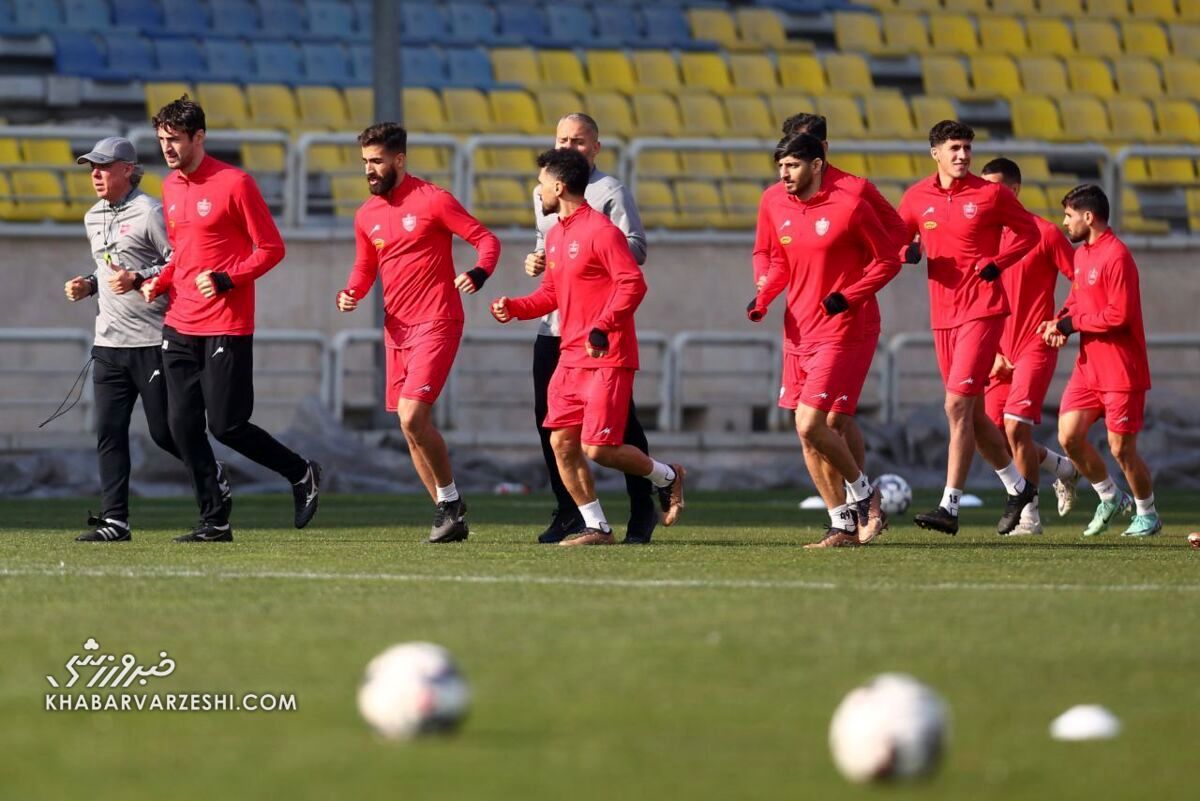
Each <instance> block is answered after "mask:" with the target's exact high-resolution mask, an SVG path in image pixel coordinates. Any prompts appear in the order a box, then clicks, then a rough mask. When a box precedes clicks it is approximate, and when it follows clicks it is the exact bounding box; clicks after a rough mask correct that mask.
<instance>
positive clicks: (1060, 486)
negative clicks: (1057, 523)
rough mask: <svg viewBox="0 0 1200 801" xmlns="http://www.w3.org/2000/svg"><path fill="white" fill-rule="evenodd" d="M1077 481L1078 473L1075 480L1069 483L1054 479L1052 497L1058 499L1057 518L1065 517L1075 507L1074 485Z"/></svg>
mask: <svg viewBox="0 0 1200 801" xmlns="http://www.w3.org/2000/svg"><path fill="white" fill-rule="evenodd" d="M1078 481H1079V474H1078V473H1076V474H1075V478H1073V479H1071V480H1069V481H1063V480H1062V479H1061V478H1056V479H1054V495H1055V497H1056V498H1057V499H1058V516H1059V517H1066V516H1067V513H1068V512H1070V511H1071V509H1073V508H1074V507H1075V493H1076V486H1075V485H1076V483H1077V482H1078Z"/></svg>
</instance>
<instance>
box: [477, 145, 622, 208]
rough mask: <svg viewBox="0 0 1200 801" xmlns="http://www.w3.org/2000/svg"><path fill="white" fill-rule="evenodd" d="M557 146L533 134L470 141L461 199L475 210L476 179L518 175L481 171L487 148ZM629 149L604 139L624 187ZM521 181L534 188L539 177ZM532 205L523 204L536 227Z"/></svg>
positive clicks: (527, 201)
mask: <svg viewBox="0 0 1200 801" xmlns="http://www.w3.org/2000/svg"><path fill="white" fill-rule="evenodd" d="M553 146H554V139H553V138H552V137H549V136H533V135H529V134H481V135H479V136H472V137H470V138H468V139H467V141H466V142H464V143H463V147H462V150H461V151H460V152H459V159H460V163H459V168H458V174H459V175H460V176H461V181H460V183H459V185H458V188H457V190H456V194H457V195H458V199H459V200H460V201H461V202H462V204H463V205H464V206H466V207H467V208H468V209H474V208H475V179H476V178H478V177H480V176H492V175H495V176H504V177H510V176H512V175H514V173H512V172H511V171H508V170H503V169H501V170H495V169H484V168H482V167H480V165H479V163H478V159H477V158H476V156H477V155H478V153H479V151H480V150H482V149H484V148H531V149H537V150H539V151H541V150H546V149H547V148H550V147H553ZM626 147H627V146H626V143H625V141H624V140H622V139H616V138H612V139H610V138H608V137H605V138H604V150H606V151H608V152H611V153H613V154H614V155H615V156H616V159H617V171H618V177H619V178H620V179H621V182H622V183H625V184H628V181H626V179H625V172H624V158H623V154H624V152H625V150H626ZM519 177H521V178H523V179H525V183H526V184H532V182H533V181H534V179H535V178H536V177H537V176H536V174H530V173H521V174H519ZM630 191H632V189H631V190H630ZM530 203H531V201H530V197H529V195H528V194H526V196H525V198H524V202H523V203H522V209H523V210H524V211H525V212H526V213H527V214H528V215H529V222H530V224H532V223H533V214H532V209H531V205H530Z"/></svg>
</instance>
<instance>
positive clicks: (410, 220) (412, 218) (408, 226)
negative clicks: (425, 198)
mask: <svg viewBox="0 0 1200 801" xmlns="http://www.w3.org/2000/svg"><path fill="white" fill-rule="evenodd" d="M400 224H401V225H403V226H404V230H405V231H408V232H409V233H412V230H413V229H414V228H416V227H417V215H415V214H405V215H404V217H403V218H401V220H400Z"/></svg>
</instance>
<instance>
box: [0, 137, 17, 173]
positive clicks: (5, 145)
mask: <svg viewBox="0 0 1200 801" xmlns="http://www.w3.org/2000/svg"><path fill="white" fill-rule="evenodd" d="M20 163H21V143H20V141H19V140H17V139H15V138H11V137H6V138H3V139H0V166H3V165H8V164H20Z"/></svg>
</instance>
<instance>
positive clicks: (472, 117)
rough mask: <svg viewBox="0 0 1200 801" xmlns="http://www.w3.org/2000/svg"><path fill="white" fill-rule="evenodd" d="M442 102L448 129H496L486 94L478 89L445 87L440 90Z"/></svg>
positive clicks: (455, 130)
mask: <svg viewBox="0 0 1200 801" xmlns="http://www.w3.org/2000/svg"><path fill="white" fill-rule="evenodd" d="M442 104H443V106H444V107H445V109H446V130H448V131H453V132H455V133H491V132H492V131H495V130H496V122H495V120H494V118H493V117H492V112H491V108H490V107H489V105H488V99H487V96H486V95H485V94H484V93H483V92H481V91H479V90H478V89H446V90H444V91H443V92H442ZM405 116H406V117H407V116H408V115H407V114H406V115H405Z"/></svg>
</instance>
